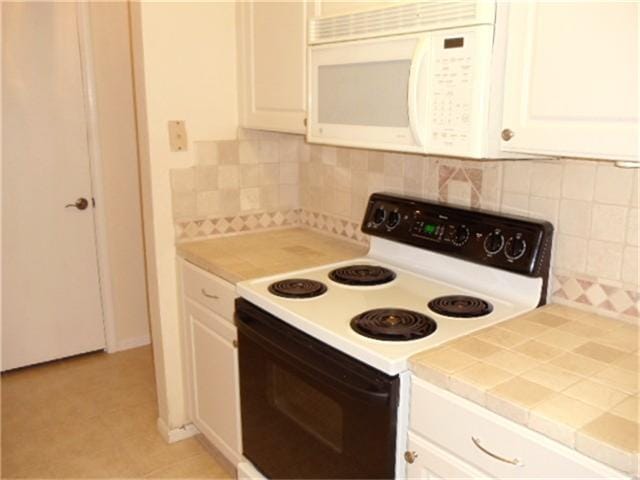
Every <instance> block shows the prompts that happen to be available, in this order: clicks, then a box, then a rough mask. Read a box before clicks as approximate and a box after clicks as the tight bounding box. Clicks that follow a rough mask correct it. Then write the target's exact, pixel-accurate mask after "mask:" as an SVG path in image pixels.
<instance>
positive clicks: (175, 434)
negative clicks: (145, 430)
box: [156, 417, 200, 443]
mask: <svg viewBox="0 0 640 480" xmlns="http://www.w3.org/2000/svg"><path fill="white" fill-rule="evenodd" d="M156 426H157V427H158V432H160V435H161V436H162V438H163V439H164V441H165V442H167V443H175V442H179V441H180V440H184V439H185V438H189V437H193V436H194V435H197V434H199V433H200V431H199V430H198V429H197V428H196V426H195V425H194V424H193V423H187V424H186V425H183V426H181V427H179V428H174V429H173V430H169V427H168V426H167V424H166V423H165V422H164V420H163V419H162V418H159V417H158V422H157V423H156Z"/></svg>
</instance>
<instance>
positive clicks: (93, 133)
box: [76, 2, 118, 353]
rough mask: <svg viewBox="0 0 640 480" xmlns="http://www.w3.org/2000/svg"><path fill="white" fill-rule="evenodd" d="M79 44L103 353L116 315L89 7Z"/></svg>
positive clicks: (110, 343)
mask: <svg viewBox="0 0 640 480" xmlns="http://www.w3.org/2000/svg"><path fill="white" fill-rule="evenodd" d="M76 8H77V22H78V42H79V45H80V63H81V69H82V76H83V86H84V95H85V110H86V115H87V143H88V146H89V166H90V170H91V189H92V195H93V198H94V199H95V202H96V204H95V207H94V208H93V220H94V226H95V227H94V228H95V232H96V254H97V257H98V277H99V278H98V281H99V284H100V293H101V297H102V320H103V323H104V333H105V344H106V351H107V352H108V353H113V352H115V351H117V350H118V345H117V340H116V326H115V313H114V308H113V290H112V285H111V269H110V263H109V250H108V245H109V243H108V242H109V239H108V236H107V228H106V226H107V218H106V212H105V208H104V207H105V201H104V199H105V195H104V185H103V182H102V180H103V173H102V155H101V154H100V135H99V129H98V112H97V98H96V81H95V72H94V66H93V51H92V47H91V20H90V16H89V3H88V2H79V3H78V5H77V7H76Z"/></svg>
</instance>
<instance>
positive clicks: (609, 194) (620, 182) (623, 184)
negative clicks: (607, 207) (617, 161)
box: [595, 163, 634, 206]
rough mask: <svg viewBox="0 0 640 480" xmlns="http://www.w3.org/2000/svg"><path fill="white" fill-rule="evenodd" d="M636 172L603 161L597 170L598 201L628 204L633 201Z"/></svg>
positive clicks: (596, 198) (596, 196) (596, 197)
mask: <svg viewBox="0 0 640 480" xmlns="http://www.w3.org/2000/svg"><path fill="white" fill-rule="evenodd" d="M633 183H634V172H633V171H632V170H626V169H624V168H617V167H615V166H614V165H613V164H610V163H601V164H599V165H598V169H597V172H596V189H595V200H596V202H602V203H611V204H615V205H624V206H627V205H629V203H630V202H631V193H632V191H633Z"/></svg>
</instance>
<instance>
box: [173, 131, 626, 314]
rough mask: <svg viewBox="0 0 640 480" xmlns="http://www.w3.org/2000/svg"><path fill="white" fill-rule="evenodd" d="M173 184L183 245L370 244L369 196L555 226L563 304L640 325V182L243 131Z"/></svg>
mask: <svg viewBox="0 0 640 480" xmlns="http://www.w3.org/2000/svg"><path fill="white" fill-rule="evenodd" d="M196 148H197V152H198V164H197V165H196V166H194V167H191V168H186V169H176V170H173V171H172V172H171V181H172V188H173V209H174V218H175V221H176V232H177V236H178V241H183V240H191V239H194V238H202V237H207V236H212V235H218V234H225V233H233V232H240V231H246V230H251V229H255V228H273V227H283V226H286V225H306V226H308V227H310V228H315V229H320V230H324V231H327V232H329V233H332V234H336V235H340V236H343V237H346V238H348V239H351V240H354V241H359V242H366V241H367V238H366V236H364V235H363V234H362V233H360V231H359V224H360V221H361V220H362V216H363V214H364V210H365V208H366V201H367V198H368V196H369V195H370V194H371V193H373V192H376V191H386V192H394V193H399V194H405V195H411V196H416V197H421V198H425V199H428V200H436V201H440V202H447V203H451V204H456V205H462V206H467V207H474V208H482V209H486V210H493V211H501V212H504V213H511V214H517V215H522V216H525V217H531V218H541V219H545V220H548V221H550V222H551V223H552V224H553V225H554V227H555V237H554V245H555V247H554V256H553V259H552V264H553V276H552V282H551V294H552V299H553V300H554V301H556V302H559V303H567V304H571V305H574V306H579V307H582V308H584V309H587V310H593V311H597V312H599V313H603V314H608V315H610V316H615V317H618V318H621V319H625V320H629V321H635V322H637V321H638V316H639V313H638V307H639V295H638V250H639V246H638V244H639V242H638V171H637V170H634V169H623V168H618V167H615V166H614V165H613V164H612V163H610V162H603V161H596V160H589V161H587V160H573V159H545V160H526V161H522V160H520V161H476V160H463V159H453V158H443V157H432V156H422V155H412V154H398V153H388V152H379V151H369V150H359V149H350V148H337V147H328V146H320V145H308V144H306V143H305V142H304V140H303V137H301V136H297V135H286V134H277V133H269V132H258V131H251V130H242V129H241V130H240V133H239V138H238V140H233V141H220V142H197V143H196Z"/></svg>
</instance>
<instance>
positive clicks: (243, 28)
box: [238, 1, 315, 133]
mask: <svg viewBox="0 0 640 480" xmlns="http://www.w3.org/2000/svg"><path fill="white" fill-rule="evenodd" d="M314 5H315V3H314V2H302V1H296V2H261V1H250V2H238V48H239V78H240V124H241V126H243V127H246V128H256V129H262V130H274V131H280V132H291V133H305V131H306V128H305V122H304V120H305V117H306V104H307V95H306V48H307V22H308V18H309V16H310V15H314V14H315V12H313V11H312V10H314V8H315V7H314Z"/></svg>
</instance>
